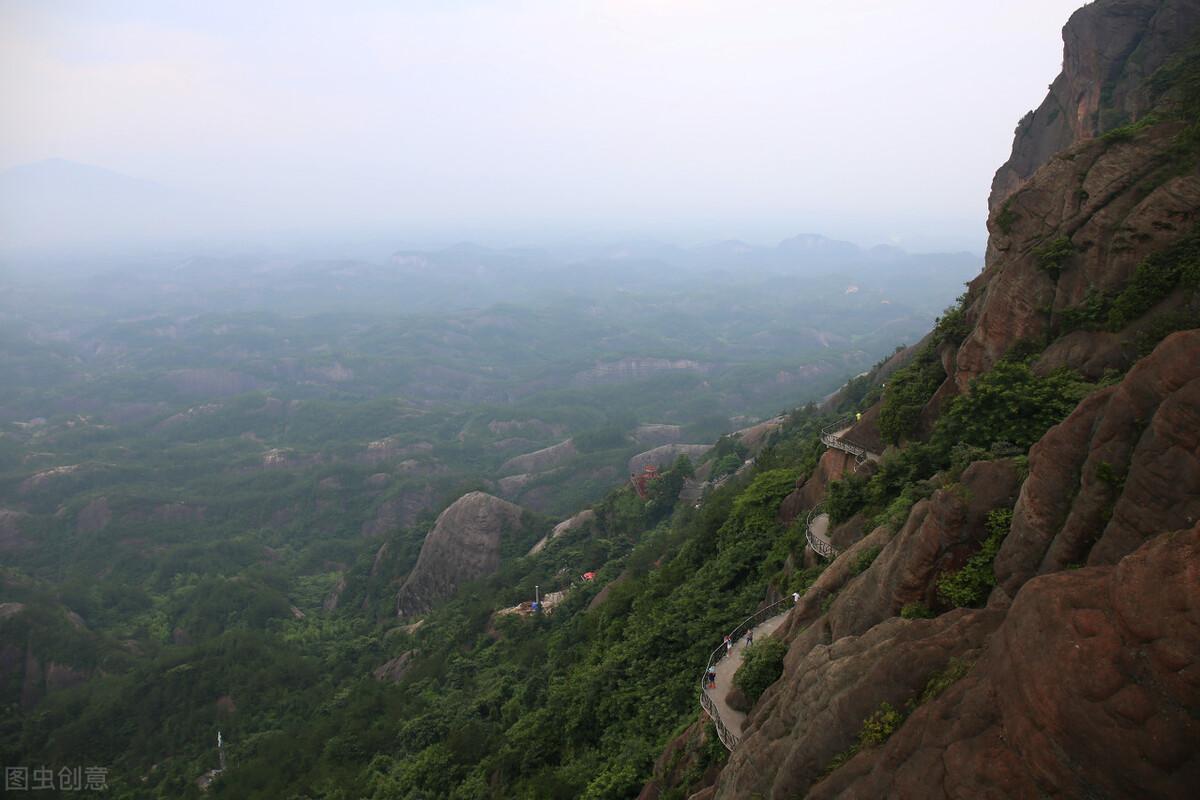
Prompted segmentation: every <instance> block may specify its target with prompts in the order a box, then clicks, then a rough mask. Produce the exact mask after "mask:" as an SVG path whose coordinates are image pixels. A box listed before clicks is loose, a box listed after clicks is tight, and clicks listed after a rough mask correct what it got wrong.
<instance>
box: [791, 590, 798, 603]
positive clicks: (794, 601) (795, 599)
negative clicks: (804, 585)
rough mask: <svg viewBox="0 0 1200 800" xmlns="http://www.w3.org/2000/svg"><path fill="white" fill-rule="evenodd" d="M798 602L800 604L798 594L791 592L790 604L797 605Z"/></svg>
mask: <svg viewBox="0 0 1200 800" xmlns="http://www.w3.org/2000/svg"><path fill="white" fill-rule="evenodd" d="M799 602H800V593H799V592H792V603H793V604H794V603H799Z"/></svg>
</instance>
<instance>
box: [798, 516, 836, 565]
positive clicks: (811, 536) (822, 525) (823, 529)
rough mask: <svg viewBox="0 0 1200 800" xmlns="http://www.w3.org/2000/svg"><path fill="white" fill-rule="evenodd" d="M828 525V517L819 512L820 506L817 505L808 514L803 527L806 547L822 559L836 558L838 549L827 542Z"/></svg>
mask: <svg viewBox="0 0 1200 800" xmlns="http://www.w3.org/2000/svg"><path fill="white" fill-rule="evenodd" d="M829 524H830V523H829V515H828V514H826V513H825V512H824V511H822V510H821V506H820V505H817V506H816V507H814V508H813V509H812V510H811V511H809V512H808V519H807V520H806V522H805V525H804V537H805V538H806V539H808V546H809V547H811V548H812V549H813V552H814V553H816V554H817V555H819V556H821V557H822V558H837V555H838V549H837V548H836V547H834V546H833V542H831V541H830V540H829Z"/></svg>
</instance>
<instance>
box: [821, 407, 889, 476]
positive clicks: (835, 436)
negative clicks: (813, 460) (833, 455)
mask: <svg viewBox="0 0 1200 800" xmlns="http://www.w3.org/2000/svg"><path fill="white" fill-rule="evenodd" d="M853 427H854V418H853V417H842V418H841V419H839V420H838V421H837V422H835V423H833V424H832V425H826V426H825V427H824V428H822V429H821V444H823V445H825V446H826V447H832V448H834V449H835V450H841V451H842V452H843V453H849V454H850V455H852V456H854V468H855V469H856V470H857V469H858V468H859V467H861V466H862V465H863V464H864V463H865V462H867V461H878V460H879V454H878V453H872V452H871V451H869V450H867V448H865V447H862V446H860V445H857V444H854V443H853V442H850V441H847V440H846V438H845V436H846V433H847V432H849V430H850V429H851V428H853Z"/></svg>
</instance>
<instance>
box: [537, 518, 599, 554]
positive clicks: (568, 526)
mask: <svg viewBox="0 0 1200 800" xmlns="http://www.w3.org/2000/svg"><path fill="white" fill-rule="evenodd" d="M595 518H596V512H595V511H593V510H592V509H590V508H588V509H584V510H583V511H580V512H579V513H578V514H576V515H575V516H573V517H569V518H567V519H564V520H563V521H562V522H560V523H558V524H557V525H555V526H554V529H553V530H552V531H550V533H548V534H547V535H545V536H543V537H542V538H541V539H539V540H538V542H537V544H535V545H534V546H533V547H531V548H530V549H529V555H531V556H532V555H536V554H538V553H540V552H541V551H542V549H543V548H544V547H545V546H546V545H547V544H549V543H550V542H552V541H554V540H555V539H557V538H558V537H560V536H562V535H563V534H565V533H569V532H571V531H573V530H575V529H576V528H579V527H582V526H583V525H586V524H588V523H589V522H591V521H592V520H594V519H595Z"/></svg>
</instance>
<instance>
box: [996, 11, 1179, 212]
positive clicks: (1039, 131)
mask: <svg viewBox="0 0 1200 800" xmlns="http://www.w3.org/2000/svg"><path fill="white" fill-rule="evenodd" d="M1198 21H1200V7H1198V6H1197V4H1196V3H1195V2H1192V0H1120V2H1104V3H1096V4H1094V5H1092V6H1088V7H1086V8H1081V9H1080V10H1079V11H1076V12H1075V14H1074V15H1072V17H1071V19H1070V21H1068V22H1067V24H1066V26H1065V27H1064V28H1063V43H1064V48H1063V69H1062V72H1061V73H1060V74H1059V76H1058V77H1057V78H1055V79H1054V83H1052V84H1050V93H1049V94H1048V95H1046V99H1045V100H1043V101H1042V104H1041V105H1040V106H1038V108H1037V110H1036V111H1031V112H1029V113H1028V114H1026V115H1025V117H1024V118H1023V119H1022V120H1021V122H1020V124H1019V125H1017V132H1016V137H1015V141H1014V142H1013V152H1012V156H1011V157H1010V158H1009V159H1008V161H1007V162H1005V164H1004V166H1002V167H1000V169H999V170H998V171H997V172H996V177H995V178H994V179H993V181H992V193H991V196H990V197H989V198H988V207H989V208H990V209H992V210H996V209H999V208H1000V207H1001V205H1002V204H1003V203H1004V201H1005V200H1007V199H1008V197H1009V196H1010V195H1011V194H1012V193H1013V191H1015V190H1016V189H1017V188H1018V187H1019V186H1020V185H1021V184H1022V183H1024V182H1025V181H1026V180H1027V179H1028V178H1029V177H1030V176H1031V175H1033V173H1034V172H1036V171H1037V170H1038V168H1040V167H1041V166H1042V165H1043V164H1045V163H1047V162H1048V161H1050V159H1051V158H1053V157H1054V156H1055V155H1056V154H1057V153H1059V152H1061V151H1062V150H1065V149H1067V148H1068V147H1070V146H1072V145H1074V144H1075V143H1076V142H1080V141H1083V140H1085V139H1092V138H1094V137H1096V136H1098V135H1099V134H1101V133H1103V132H1104V131H1106V130H1108V129H1110V128H1114V127H1116V126H1118V125H1123V124H1125V123H1127V122H1131V121H1135V120H1138V119H1140V118H1142V117H1143V116H1144V115H1145V114H1146V113H1147V112H1148V111H1150V109H1151V108H1152V107H1153V104H1154V102H1155V98H1154V97H1153V95H1152V92H1151V91H1150V88H1149V87H1148V86H1147V79H1148V78H1149V77H1150V76H1151V75H1153V74H1154V72H1155V71H1156V70H1157V69H1159V67H1161V66H1163V64H1164V63H1165V62H1166V61H1167V59H1169V58H1170V57H1171V55H1172V54H1174V53H1178V52H1179V51H1180V50H1182V49H1183V48H1184V47H1185V46H1186V45H1187V44H1189V43H1190V41H1191V37H1192V36H1193V35H1194V33H1195V30H1196V26H1197V22H1198Z"/></svg>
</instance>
